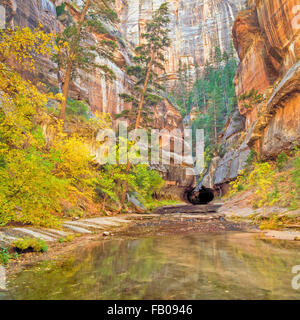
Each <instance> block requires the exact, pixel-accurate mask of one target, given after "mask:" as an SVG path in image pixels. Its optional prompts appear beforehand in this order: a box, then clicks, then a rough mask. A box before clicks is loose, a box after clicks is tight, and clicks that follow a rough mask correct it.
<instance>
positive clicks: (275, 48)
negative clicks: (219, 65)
mask: <svg viewBox="0 0 300 320" xmlns="http://www.w3.org/2000/svg"><path fill="white" fill-rule="evenodd" d="M248 5H249V9H248V10H246V11H243V12H241V13H240V14H239V15H238V17H237V19H236V21H235V23H234V27H233V38H234V44H235V47H236V49H237V52H238V54H239V58H240V60H241V63H240V66H239V68H238V71H237V75H236V80H235V81H236V94H237V96H240V95H241V94H243V93H247V92H249V91H250V90H251V89H255V90H257V91H258V92H259V93H261V94H263V97H264V100H263V101H262V102H261V103H258V104H254V105H253V106H250V108H247V109H245V108H244V106H243V104H242V103H241V102H240V103H239V110H240V112H241V113H242V114H243V115H245V117H246V130H247V131H248V132H249V140H248V141H247V144H248V145H249V146H250V147H253V148H255V149H256V151H257V152H259V153H260V155H261V156H262V157H263V158H265V159H268V158H275V157H276V156H277V155H278V154H279V153H280V152H281V151H283V150H289V149H291V148H292V147H293V145H294V144H295V143H297V142H299V141H300V107H299V103H300V95H299V91H300V86H299V83H300V79H299V72H300V69H299V67H300V65H299V59H300V6H299V2H298V1H297V0H264V1H262V0H256V1H252V0H251V1H249V3H248Z"/></svg>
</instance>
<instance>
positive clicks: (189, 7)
mask: <svg viewBox="0 0 300 320" xmlns="http://www.w3.org/2000/svg"><path fill="white" fill-rule="evenodd" d="M163 2H165V0H117V1H116V3H117V10H118V13H119V16H120V20H121V27H120V28H121V32H122V35H123V37H124V38H125V39H126V40H127V41H128V42H129V43H130V44H131V45H132V46H136V45H137V44H138V43H139V41H140V35H141V33H142V32H143V28H144V25H145V23H146V21H147V20H149V19H151V15H152V12H153V11H154V10H156V9H157V8H158V7H159V6H160V5H161V4H162V3H163ZM168 2H169V9H170V12H171V15H170V20H171V22H170V30H171V32H170V38H171V46H170V48H169V49H168V52H167V53H166V57H167V61H166V64H165V67H166V73H167V76H168V79H169V80H170V82H172V80H175V79H176V78H177V72H178V69H179V65H180V63H181V65H182V66H183V65H186V66H187V67H188V68H189V70H190V73H191V75H195V73H196V69H197V68H199V71H201V69H202V68H203V67H204V65H205V63H206V61H207V60H208V59H209V58H210V57H211V55H212V53H213V52H214V48H215V47H216V46H219V47H220V48H221V50H222V51H224V50H226V51H229V50H230V46H231V41H232V37H231V29H232V25H233V22H234V19H235V17H236V15H237V13H238V11H240V10H241V9H242V8H243V5H244V0H170V1H168Z"/></svg>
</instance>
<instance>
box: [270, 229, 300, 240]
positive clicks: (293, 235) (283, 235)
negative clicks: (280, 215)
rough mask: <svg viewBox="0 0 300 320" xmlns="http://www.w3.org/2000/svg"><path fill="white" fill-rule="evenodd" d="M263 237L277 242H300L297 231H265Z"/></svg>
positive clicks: (299, 234)
mask: <svg viewBox="0 0 300 320" xmlns="http://www.w3.org/2000/svg"><path fill="white" fill-rule="evenodd" d="M264 235H265V236H266V237H268V238H274V239H279V240H300V232H298V231H279V230H266V231H264Z"/></svg>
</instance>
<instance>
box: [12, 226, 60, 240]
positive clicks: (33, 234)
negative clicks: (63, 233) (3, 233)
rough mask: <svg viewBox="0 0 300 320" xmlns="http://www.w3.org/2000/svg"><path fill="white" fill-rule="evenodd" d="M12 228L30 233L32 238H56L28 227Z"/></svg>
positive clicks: (26, 233) (25, 233)
mask: <svg viewBox="0 0 300 320" xmlns="http://www.w3.org/2000/svg"><path fill="white" fill-rule="evenodd" d="M12 230H15V231H18V232H21V233H23V234H24V235H30V236H32V237H34V238H40V239H42V240H45V241H55V240H56V239H55V238H54V237H53V236H52V237H51V236H48V235H45V234H42V233H40V232H37V231H33V230H31V229H28V228H13V229H12Z"/></svg>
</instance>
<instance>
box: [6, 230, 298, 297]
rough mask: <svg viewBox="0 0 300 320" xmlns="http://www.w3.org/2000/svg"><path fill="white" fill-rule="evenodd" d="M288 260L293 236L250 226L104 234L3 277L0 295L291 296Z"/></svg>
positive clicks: (294, 255)
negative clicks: (261, 234) (263, 235)
mask: <svg viewBox="0 0 300 320" xmlns="http://www.w3.org/2000/svg"><path fill="white" fill-rule="evenodd" d="M294 265H300V246H299V243H297V242H288V241H280V240H263V239H259V238H258V237H257V235H254V234H245V233H230V232H229V233H226V234H217V235H213V234H210V235H203V234H202V235H200V234H190V235H184V236H181V235H180V236H179V235H178V236H168V237H166V236H164V237H152V238H140V239H136V240H112V241H105V242H99V243H93V244H92V245H90V246H88V247H86V248H85V249H83V250H82V249H81V250H80V251H77V252H74V253H73V254H72V255H69V256H67V257H65V258H64V260H62V261H59V262H57V261H52V262H49V261H48V262H47V261H45V262H43V263H40V264H38V265H35V266H32V267H31V268H29V269H27V270H26V271H23V272H21V273H19V274H17V275H15V276H13V277H11V278H10V279H8V280H9V281H8V289H9V291H8V293H7V294H6V296H5V298H9V299H299V298H300V290H294V289H293V288H292V286H291V281H292V278H293V277H294V276H295V274H292V272H291V269H292V267H293V266H294ZM2 298H4V296H3V295H2Z"/></svg>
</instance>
